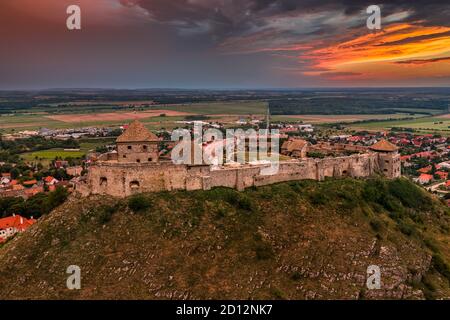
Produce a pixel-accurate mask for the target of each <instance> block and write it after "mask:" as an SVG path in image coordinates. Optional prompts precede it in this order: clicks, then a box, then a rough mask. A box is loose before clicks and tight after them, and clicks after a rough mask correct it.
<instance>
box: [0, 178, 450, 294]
mask: <svg viewBox="0 0 450 320" xmlns="http://www.w3.org/2000/svg"><path fill="white" fill-rule="evenodd" d="M449 220H450V218H449V214H448V211H447V208H446V207H445V206H444V205H443V204H442V203H441V202H439V201H438V200H436V199H434V198H432V197H430V196H429V195H428V194H427V193H425V192H424V191H422V190H421V189H420V188H418V187H416V186H415V185H413V184H411V183H410V182H408V181H407V180H404V179H397V180H385V179H382V178H374V179H369V180H354V179H342V180H327V181H324V182H315V181H300V182H290V183H281V184H277V185H272V186H266V187H260V188H253V189H249V190H246V191H245V192H238V191H235V190H231V189H224V188H218V189H213V190H210V191H195V192H162V193H152V194H145V195H138V196H133V197H131V198H128V199H116V198H111V197H101V196H95V197H91V198H88V199H81V198H77V197H76V196H72V197H71V198H70V199H69V200H68V201H67V202H66V203H65V204H63V205H62V206H60V207H58V208H57V209H56V210H54V211H53V212H52V213H50V214H49V215H47V216H45V217H43V218H41V219H40V220H39V222H38V223H36V224H35V225H34V226H32V227H31V228H30V229H28V230H27V232H25V233H23V234H20V235H18V236H16V237H15V238H14V239H12V240H10V241H9V242H7V243H6V244H4V245H3V246H2V247H0V299H439V298H449V297H450V286H449V279H450V268H449V266H448V262H449V261H450V259H449V258H450V251H449V245H448V243H449V240H450V229H449V226H450V224H449V223H450V221H449ZM70 265H77V266H79V267H80V268H81V276H82V279H81V290H72V291H71V290H68V289H67V288H66V279H67V277H68V276H69V275H68V274H66V270H67V267H68V266H70ZM370 265H378V266H379V267H380V268H381V281H382V284H381V289H379V290H368V289H367V288H366V277H367V267H368V266H370Z"/></svg>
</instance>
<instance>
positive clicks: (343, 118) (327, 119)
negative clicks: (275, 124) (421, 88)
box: [271, 113, 423, 124]
mask: <svg viewBox="0 0 450 320" xmlns="http://www.w3.org/2000/svg"><path fill="white" fill-rule="evenodd" d="M420 116H423V115H419V114H414V115H409V114H404V113H394V114H349V115H321V114H320V115H282V116H281V115H280V116H279V115H276V116H271V119H272V121H303V122H305V123H312V124H325V123H341V122H357V121H364V120H372V119H373V120H387V119H402V118H407V117H420Z"/></svg>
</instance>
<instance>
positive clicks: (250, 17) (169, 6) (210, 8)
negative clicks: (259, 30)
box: [121, 0, 450, 36]
mask: <svg viewBox="0 0 450 320" xmlns="http://www.w3.org/2000/svg"><path fill="white" fill-rule="evenodd" d="M121 2H122V3H123V4H124V5H127V6H133V5H137V6H140V7H142V8H143V9H145V10H147V11H148V12H149V13H150V14H151V15H152V17H153V18H154V19H155V20H156V21H159V22H166V23H171V24H174V25H175V26H177V27H179V28H181V29H183V28H193V29H195V28H198V31H201V30H203V31H205V32H208V33H211V34H213V35H215V36H224V35H230V34H236V33H246V32H251V30H252V29H254V28H255V27H262V26H264V25H266V24H267V23H268V21H267V20H268V19H270V18H280V17H287V16H299V15H305V14H312V13H322V12H333V11H335V12H343V13H344V14H345V15H347V16H355V15H360V14H361V12H364V11H365V8H367V7H368V6H369V5H372V4H378V5H381V6H382V14H383V16H384V17H386V16H388V15H390V14H394V13H398V12H403V11H408V12H409V16H408V17H407V18H406V20H405V21H419V20H421V21H423V22H424V23H425V24H431V25H433V24H435V25H448V24H449V17H450V2H449V1H448V0H416V1H406V0H402V1H399V0H391V1H387V0H382V1H373V0H356V1H355V0H324V1H316V0H228V1H227V0H225V1H221V0H170V1H167V0H121ZM201 26H203V29H202V28H201ZM205 26H207V27H205Z"/></svg>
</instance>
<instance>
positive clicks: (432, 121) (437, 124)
mask: <svg viewBox="0 0 450 320" xmlns="http://www.w3.org/2000/svg"><path fill="white" fill-rule="evenodd" d="M349 127H350V128H353V129H366V130H377V129H391V128H405V129H406V128H410V129H414V130H416V131H418V132H422V133H440V134H445V135H450V115H442V116H437V117H421V118H416V119H411V120H393V121H375V122H367V123H355V124H351V125H349Z"/></svg>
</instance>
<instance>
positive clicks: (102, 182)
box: [100, 177, 108, 186]
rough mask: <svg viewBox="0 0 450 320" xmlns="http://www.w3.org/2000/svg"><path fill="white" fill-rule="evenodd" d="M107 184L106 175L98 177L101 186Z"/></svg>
mask: <svg viewBox="0 0 450 320" xmlns="http://www.w3.org/2000/svg"><path fill="white" fill-rule="evenodd" d="M107 184H108V179H107V178H106V177H101V178H100V185H101V186H106V185H107Z"/></svg>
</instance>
